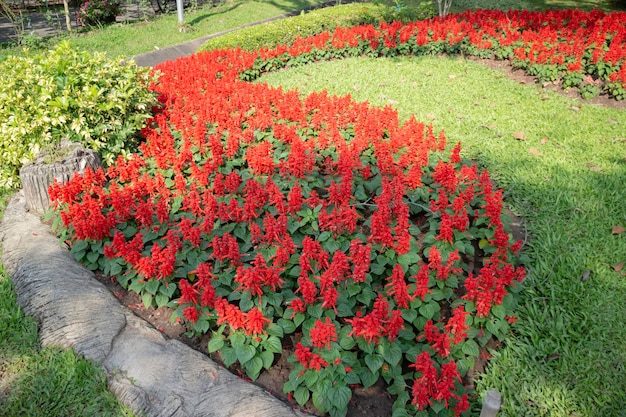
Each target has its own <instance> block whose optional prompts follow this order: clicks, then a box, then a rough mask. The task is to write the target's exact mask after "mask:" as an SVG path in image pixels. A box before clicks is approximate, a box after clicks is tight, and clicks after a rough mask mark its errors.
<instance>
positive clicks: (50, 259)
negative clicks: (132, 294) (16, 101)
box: [0, 192, 304, 417]
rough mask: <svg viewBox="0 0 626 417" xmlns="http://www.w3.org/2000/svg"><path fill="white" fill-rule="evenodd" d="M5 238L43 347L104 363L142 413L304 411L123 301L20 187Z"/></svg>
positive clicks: (218, 415) (121, 393) (113, 385)
mask: <svg viewBox="0 0 626 417" xmlns="http://www.w3.org/2000/svg"><path fill="white" fill-rule="evenodd" d="M0 244H1V245H2V259H1V261H2V263H3V264H4V267H5V269H6V271H7V273H8V274H9V275H10V277H11V280H12V281H13V284H14V286H15V290H16V292H17V300H18V303H19V305H20V306H21V307H22V308H23V309H24V311H25V313H26V314H28V315H30V316H33V317H35V319H36V320H37V321H38V322H39V327H40V337H41V343H42V345H44V346H50V345H55V346H61V347H62V348H66V349H67V348H72V349H74V351H75V352H76V353H78V354H80V355H82V356H84V357H85V358H87V359H90V360H92V361H94V362H96V363H97V364H100V365H101V366H102V368H103V369H104V370H105V372H106V374H107V381H108V385H109V388H110V389H111V390H112V391H113V392H114V393H115V395H116V396H117V397H118V398H119V399H120V401H121V402H122V403H123V404H125V405H126V406H128V407H129V408H131V409H132V410H133V411H134V412H135V413H136V414H137V415H147V416H159V417H174V416H175V417H183V416H207V417H208V416H211V417H294V416H304V414H303V413H301V412H299V411H297V410H292V409H291V408H290V407H289V406H287V405H286V404H284V403H283V402H281V401H279V400H278V399H276V398H274V397H273V396H271V395H270V394H269V393H267V392H265V391H264V390H263V389H261V388H260V387H257V386H256V385H253V384H251V383H248V382H246V381H244V380H242V379H240V378H238V377H236V376H234V375H233V374H231V373H230V372H228V371H227V370H225V369H224V368H222V367H220V366H219V365H217V364H216V363H214V362H213V361H211V360H210V359H209V358H208V357H207V356H205V355H203V354H201V353H199V352H197V351H195V350H193V349H191V348H189V347H188V346H186V345H184V344H183V343H181V342H178V341H176V340H171V339H166V337H165V336H163V335H162V334H161V333H160V332H159V331H157V330H156V329H154V328H153V327H152V326H151V325H150V324H148V323H147V322H146V321H144V320H143V319H141V318H139V317H137V316H136V315H135V314H134V313H133V312H132V311H131V310H129V309H127V308H126V307H124V306H122V305H121V304H120V303H119V302H118V300H117V299H116V298H115V297H114V296H113V295H112V294H111V293H110V292H109V291H108V290H107V289H106V288H105V287H104V285H102V284H101V283H100V282H98V281H97V280H96V279H95V277H94V275H93V273H92V272H91V271H89V270H87V269H86V268H84V267H83V266H82V265H80V264H78V263H77V262H76V261H75V260H74V259H73V257H72V256H71V254H70V253H69V251H68V250H67V249H66V248H64V247H63V246H62V245H61V244H60V243H59V241H58V239H57V238H56V236H54V235H53V234H52V233H51V231H50V228H49V227H48V226H47V225H45V224H43V223H42V222H41V221H40V219H39V217H37V216H35V215H32V214H30V213H28V212H26V208H25V201H24V196H23V193H22V192H20V193H19V194H17V195H15V196H14V197H13V198H12V199H11V200H10V202H9V205H8V207H7V209H6V211H5V214H4V217H3V219H2V222H1V223H0Z"/></svg>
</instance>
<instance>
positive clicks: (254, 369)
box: [243, 356, 263, 381]
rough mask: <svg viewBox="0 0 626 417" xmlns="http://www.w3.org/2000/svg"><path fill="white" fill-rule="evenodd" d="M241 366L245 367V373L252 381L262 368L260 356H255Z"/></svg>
mask: <svg viewBox="0 0 626 417" xmlns="http://www.w3.org/2000/svg"><path fill="white" fill-rule="evenodd" d="M243 366H244V368H246V374H247V375H248V376H249V377H250V379H252V380H253V381H254V380H256V379H257V378H258V377H259V375H260V374H261V370H262V369H263V360H262V359H261V358H260V357H258V356H255V357H253V358H251V359H250V360H249V361H248V362H246V363H245V364H244V365H243Z"/></svg>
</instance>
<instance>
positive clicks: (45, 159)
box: [20, 142, 102, 214]
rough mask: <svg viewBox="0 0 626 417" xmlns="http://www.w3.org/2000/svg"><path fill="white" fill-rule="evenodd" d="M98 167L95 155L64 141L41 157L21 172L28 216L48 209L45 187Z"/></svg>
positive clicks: (90, 151)
mask: <svg viewBox="0 0 626 417" xmlns="http://www.w3.org/2000/svg"><path fill="white" fill-rule="evenodd" d="M101 166H102V162H101V161H100V157H99V156H98V153H97V152H96V151H93V150H91V149H85V148H84V147H83V146H82V145H81V144H79V143H73V142H64V143H62V144H61V145H60V146H58V147H57V148H56V149H55V150H54V151H52V152H47V153H42V154H40V155H39V156H38V157H37V159H36V160H35V161H33V162H31V163H29V164H27V165H24V166H23V167H22V169H20V179H21V180H22V188H23V189H24V196H25V197H26V208H27V209H28V211H30V212H31V213H37V214H43V213H44V212H45V211H46V210H47V209H48V208H49V207H50V196H49V195H48V187H49V186H50V184H52V183H53V181H54V180H57V181H58V182H60V183H66V182H68V181H69V180H71V179H72V177H73V176H74V174H75V173H79V174H82V173H84V172H85V169H86V168H87V167H90V168H91V169H93V170H94V171H95V170H97V169H98V168H100V167H101Z"/></svg>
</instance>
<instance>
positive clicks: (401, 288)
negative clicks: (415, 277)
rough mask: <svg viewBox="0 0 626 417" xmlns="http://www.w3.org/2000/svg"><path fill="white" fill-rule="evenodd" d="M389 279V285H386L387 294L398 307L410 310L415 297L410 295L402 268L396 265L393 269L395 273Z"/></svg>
mask: <svg viewBox="0 0 626 417" xmlns="http://www.w3.org/2000/svg"><path fill="white" fill-rule="evenodd" d="M387 279H388V280H389V283H388V284H387V285H386V288H387V294H389V295H390V296H392V297H393V299H394V300H395V302H396V305H397V306H398V307H400V308H404V309H406V308H409V302H411V301H412V300H413V298H415V296H411V295H409V289H408V286H407V285H406V280H405V278H404V270H403V269H402V266H400V264H396V265H395V266H394V267H393V273H392V274H391V276H390V277H389V278H387Z"/></svg>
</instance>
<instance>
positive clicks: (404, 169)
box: [51, 11, 624, 416]
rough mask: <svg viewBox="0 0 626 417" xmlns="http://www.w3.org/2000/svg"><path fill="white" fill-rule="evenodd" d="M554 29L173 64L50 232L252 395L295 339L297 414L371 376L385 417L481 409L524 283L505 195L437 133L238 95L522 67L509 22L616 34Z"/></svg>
mask: <svg viewBox="0 0 626 417" xmlns="http://www.w3.org/2000/svg"><path fill="white" fill-rule="evenodd" d="M562 13H563V14H560V15H559V14H557V13H553V12H548V13H545V14H544V15H541V14H533V13H528V12H510V14H509V15H508V17H509V19H510V20H509V22H513V23H511V25H512V26H504V25H503V24H502V22H503V20H501V19H502V18H503V16H506V15H504V14H499V12H487V11H479V12H476V13H467V14H464V15H459V16H456V17H451V18H447V19H445V20H437V19H435V20H431V21H428V22H426V23H423V22H416V23H414V24H409V25H405V26H402V25H400V24H382V25H381V27H380V28H378V29H376V28H374V27H373V26H361V27H355V28H350V29H337V30H336V31H335V32H334V33H333V34H330V33H328V32H325V33H322V34H320V35H317V36H315V37H311V38H307V39H301V40H298V41H296V42H295V43H294V44H293V45H291V46H284V47H278V48H274V49H265V50H259V51H254V52H246V51H241V50H233V49H227V50H219V51H212V52H205V53H201V54H198V55H195V56H192V57H189V58H185V59H180V60H178V61H175V62H169V63H165V64H163V65H161V66H159V68H158V69H159V70H160V71H161V75H160V78H159V82H158V84H157V85H156V86H155V90H156V91H157V92H158V93H159V94H160V101H161V103H162V108H161V109H160V110H159V111H158V112H157V113H156V114H155V117H154V120H153V123H152V125H151V127H149V128H147V129H145V130H144V131H143V134H144V136H145V138H146V142H145V143H144V144H143V145H142V148H141V153H140V154H139V155H136V156H134V157H133V158H131V159H130V160H128V161H124V160H123V159H121V158H120V159H119V160H118V163H117V164H116V165H115V166H113V167H111V168H109V169H108V170H107V171H106V172H102V171H100V172H97V173H93V172H88V173H87V174H86V175H85V176H84V177H76V178H75V179H74V180H73V181H71V182H70V183H68V184H67V185H65V186H53V187H52V189H51V196H52V197H53V199H56V200H57V201H58V210H59V212H60V219H61V220H62V224H60V223H59V222H58V221H57V225H61V226H64V227H61V229H63V233H64V234H65V236H66V237H69V238H71V240H72V241H73V247H72V251H73V252H74V254H75V255H76V256H77V258H78V259H81V260H83V261H84V262H85V263H86V264H87V265H88V266H89V267H91V268H92V269H98V268H100V269H103V270H104V272H105V273H107V274H111V275H114V276H117V279H118V281H119V282H120V283H121V284H122V285H123V286H124V287H126V288H128V289H129V290H133V291H136V292H139V293H140V294H142V298H143V302H144V304H146V305H150V304H153V303H154V304H156V305H160V306H161V305H170V306H174V307H177V313H176V316H177V317H178V318H180V319H182V320H185V321H186V322H187V323H188V325H189V326H190V328H191V329H192V330H193V331H195V332H199V333H203V332H209V331H211V332H212V338H211V341H210V342H209V350H210V351H212V352H219V353H220V355H221V358H222V360H223V361H224V362H225V363H226V364H227V365H231V364H233V363H235V362H239V363H240V366H241V367H242V369H244V370H245V371H246V372H247V374H248V375H249V376H250V377H251V378H253V379H254V378H256V377H258V375H259V374H260V372H261V371H262V370H263V369H264V368H265V369H267V368H269V367H271V365H272V363H273V362H274V361H275V359H276V355H277V354H280V353H281V352H282V348H283V346H282V340H283V338H284V337H285V336H287V335H297V339H298V340H299V342H298V343H297V344H296V346H295V352H294V355H293V357H292V358H291V359H290V360H292V361H293V362H294V363H295V368H294V371H293V372H292V373H291V375H290V377H289V380H288V382H287V383H286V384H285V387H284V389H285V392H287V393H291V394H292V395H293V397H294V398H295V399H296V400H297V401H298V402H299V403H300V404H304V403H306V402H307V401H309V400H312V402H313V404H314V405H315V407H316V408H317V409H318V410H320V411H321V412H329V413H330V414H331V415H333V416H339V415H344V414H345V412H346V407H347V404H348V402H349V400H350V398H351V390H350V386H351V385H353V384H360V385H363V386H370V385H372V384H374V383H376V381H377V380H378V379H379V378H381V377H382V378H383V379H384V380H385V381H386V383H387V384H388V387H389V392H390V394H392V395H393V396H394V398H395V404H394V407H393V408H394V411H393V413H394V416H403V415H420V413H421V412H423V411H424V412H425V410H429V412H430V413H433V414H436V415H457V416H458V415H461V414H463V413H465V412H467V411H468V410H469V408H470V399H472V398H471V397H470V394H471V393H468V392H466V391H465V388H464V386H463V384H462V378H463V377H464V376H465V374H466V372H467V371H468V370H469V369H470V368H472V366H473V363H474V360H475V359H476V358H477V356H478V355H479V348H480V346H483V345H485V344H486V343H487V342H488V341H489V340H490V339H491V338H494V337H495V338H498V339H501V338H502V337H503V336H504V335H505V334H506V333H507V332H508V330H509V322H511V321H515V318H514V317H513V316H512V314H513V308H514V306H515V303H516V297H517V296H516V294H517V293H518V292H519V290H520V285H518V283H520V282H521V281H522V280H523V279H524V269H523V268H522V267H520V266H519V257H518V252H519V250H520V248H521V245H522V242H513V241H512V238H511V237H510V234H509V233H507V230H506V229H505V222H503V215H502V205H503V202H502V190H498V189H496V188H495V187H494V185H493V184H492V181H491V180H490V178H489V174H488V173H487V172H486V171H484V170H482V171H481V170H479V169H478V168H477V167H476V166H475V165H471V164H468V163H467V162H466V161H463V160H462V158H461V156H460V151H461V147H460V144H456V145H455V146H454V147H452V149H451V150H449V151H446V149H447V147H446V138H445V135H444V134H443V132H441V133H438V134H436V133H435V132H434V131H433V128H432V126H425V125H424V124H422V123H420V122H418V121H416V120H415V119H414V118H412V119H410V120H408V121H407V122H405V123H404V124H401V123H399V121H398V116H397V113H396V111H395V110H393V109H392V108H390V107H385V108H373V107H370V106H369V105H368V104H367V103H356V102H354V101H353V100H351V99H350V97H332V96H329V95H328V94H327V93H325V92H320V93H314V94H311V95H309V96H307V97H300V96H299V95H298V93H297V92H295V91H289V92H285V91H283V90H281V89H279V88H272V87H269V86H267V85H256V84H251V83H249V82H247V80H251V79H254V78H255V77H256V76H258V75H259V74H260V73H262V72H263V71H268V70H272V69H276V68H280V67H283V66H285V65H299V64H304V63H307V62H311V61H313V60H319V59H330V58H338V57H342V56H351V55H360V54H367V55H373V56H379V55H385V56H393V55H396V54H400V53H422V52H424V51H429V52H431V53H432V52H450V51H463V52H468V51H474V53H477V54H482V53H483V51H487V50H489V51H491V52H490V53H493V54H500V55H503V54H504V55H505V54H506V51H510V59H512V60H515V59H516V58H514V56H518V55H519V52H516V51H517V48H519V46H517V45H518V43H519V42H525V40H524V37H525V36H530V35H527V34H526V33H527V32H526V31H521V32H516V31H515V30H513V29H511V28H515V27H517V28H518V30H519V28H520V27H522V26H520V25H521V24H520V25H517V24H516V22H522V21H524V22H525V25H526V26H524V27H528V28H529V29H527V31H531V29H530V27H531V26H533V25H534V26H535V27H539V28H544V29H546V28H551V27H552V26H558V25H560V26H559V27H561V28H562V29H563V30H561V31H560V32H559V33H561V34H562V33H564V31H565V30H573V32H572V33H581V32H582V31H583V29H585V28H588V27H589V26H594V27H595V28H596V29H597V28H598V27H600V26H602V25H604V23H600V21H599V20H598V19H599V18H600V17H601V16H602V18H603V19H604V20H602V22H606V21H608V20H610V19H612V17H610V16H609V15H604V14H601V13H600V12H592V13H589V14H584V15H583V14H581V13H582V12H562ZM568 13H569V14H568ZM489 16H492V17H493V18H492V19H491V20H490V18H489ZM498 16H499V17H498ZM541 16H543V18H542V19H543V20H540V17H541ZM583 17H585V18H586V22H587V23H586V26H584V25H583V26H584V28H583V27H582V26H581V24H580V23H579V22H580V21H582V18H583ZM524 19H525V20H524ZM576 19H578V20H576ZM593 19H596V20H593ZM478 21H481V22H484V25H483V26H482V28H480V27H477V26H476V24H474V23H472V22H478ZM490 22H491V23H493V25H495V24H496V22H499V23H498V24H499V25H500V26H498V27H499V28H500V29H498V31H494V29H493V28H492V26H489V24H490ZM542 22H549V25H544V24H543V23H542ZM576 22H578V23H576ZM592 22H595V23H593V24H592ZM575 23H576V24H575ZM614 23H615V21H614ZM422 25H430V26H422ZM507 25H508V23H507ZM577 25H578V26H577ZM609 26H610V25H609ZM455 28H456V29H455ZM507 28H509V29H507ZM575 28H577V29H576V30H574V29H575ZM585 30H586V29H585ZM598 30H599V29H598ZM598 30H595V31H594V30H592V31H591V32H593V33H596V34H597V33H598ZM546 31H548V29H546ZM516 33H517V34H516ZM604 33H605V38H604V39H605V41H606V39H607V37H608V36H609V35H607V33H608V32H606V31H605V32H604ZM461 34H463V36H461ZM479 35H480V36H479ZM466 36H468V37H469V38H468V39H469V40H470V41H467V39H465V37H466ZM498 36H499V40H498V41H497V44H498V45H499V46H500V47H498V48H496V47H494V40H493V39H496V38H497V37H498ZM598 36H599V35H598ZM611 36H612V40H613V43H615V42H616V39H617V38H619V33H615V34H613V35H611ZM512 38H515V40H513V41H512V42H510V43H509V44H508V45H504V44H506V41H505V39H512ZM531 38H532V37H531ZM583 38H584V36H582V35H581V36H579V37H576V38H573V39H576V41H577V40H578V39H583ZM464 39H465V40H464ZM533 39H534V38H533ZM542 39H547V35H545V36H543V37H542ZM576 41H572V42H576ZM529 42H530V43H529V45H533V44H532V39H530V40H529ZM613 43H611V46H609V47H608V50H605V49H607V48H604V49H603V51H604V54H603V55H602V59H606V61H603V60H601V59H600V58H598V60H597V61H596V64H592V62H593V61H589V62H585V63H584V68H585V69H590V68H592V67H593V65H595V67H593V68H597V67H598V66H597V63H599V62H613V63H611V65H610V68H611V69H612V72H611V74H618V75H619V74H622V72H623V69H622V68H621V67H620V65H622V61H621V60H618V61H609V58H607V54H608V55H609V57H610V56H611V54H610V53H611V51H612V50H613V49H612V48H613ZM618 44H619V42H618ZM479 45H482V46H479ZM537 45H538V44H537ZM528 48H530V49H529V51H530V50H532V48H533V47H532V46H529V47H528ZM559 51H561V52H560V53H561V54H565V52H562V48H561V49H559ZM529 53H530V52H526V54H527V55H526V58H527V59H528V60H530V58H528V57H529V56H535V55H533V54H532V53H531V54H530V55H528V54H529ZM589 53H591V54H592V55H593V52H589ZM589 53H588V52H583V53H582V55H581V59H582V60H583V61H584V59H585V56H587V55H589ZM552 55H554V54H552ZM574 55H575V54H574ZM574 55H567V56H568V57H570V56H574ZM592 55H591V56H592ZM614 55H615V54H614ZM614 55H613V56H614ZM537 59H539V58H537ZM564 59H565V58H564ZM567 59H568V60H569V59H570V58H567ZM620 59H621V58H620ZM515 62H522V60H521V58H520V59H519V60H518V61H515ZM566 62H568V61H567V60H566V61H564V63H563V64H564V65H565V63H566ZM548 65H552V64H548ZM555 65H560V64H555ZM606 68H609V66H606ZM570 70H572V71H576V70H575V69H574V68H570ZM581 71H582V70H581ZM611 78H615V77H612V76H609V81H610V79H611ZM614 84H615V85H618V84H619V85H620V86H621V88H622V89H623V88H624V83H622V82H621V81H620V80H619V79H616V80H614ZM607 85H608V84H607Z"/></svg>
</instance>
